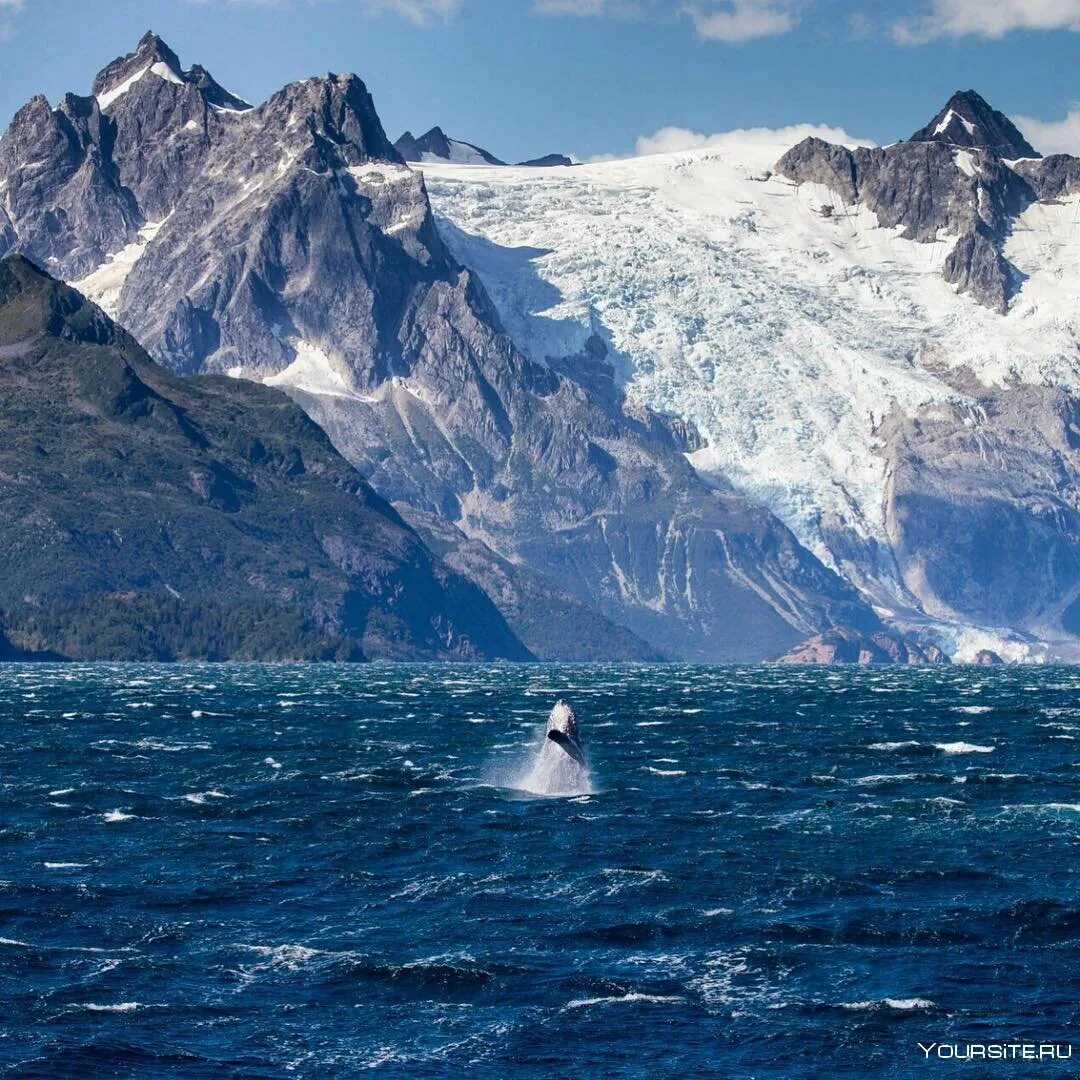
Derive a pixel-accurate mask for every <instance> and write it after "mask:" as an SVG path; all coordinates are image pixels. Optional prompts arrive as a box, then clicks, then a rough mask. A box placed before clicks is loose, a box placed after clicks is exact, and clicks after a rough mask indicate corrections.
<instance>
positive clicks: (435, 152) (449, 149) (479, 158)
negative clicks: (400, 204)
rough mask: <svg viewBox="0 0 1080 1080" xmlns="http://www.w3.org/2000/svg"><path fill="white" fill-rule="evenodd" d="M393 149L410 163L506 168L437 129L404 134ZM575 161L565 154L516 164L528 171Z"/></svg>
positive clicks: (484, 152) (477, 148)
mask: <svg viewBox="0 0 1080 1080" xmlns="http://www.w3.org/2000/svg"><path fill="white" fill-rule="evenodd" d="M394 148H395V149H396V150H397V152H398V153H399V154H401V156H402V157H403V158H404V159H405V160H406V161H409V162H413V163H416V164H425V163H426V164H438V163H440V162H442V163H444V164H447V165H505V164H506V162H505V161H500V160H499V159H498V158H497V157H495V155H494V154H489V153H488V151H487V150H484V149H482V148H481V147H479V146H474V145H473V144H472V143H468V142H463V141H462V140H461V139H451V138H450V137H449V136H447V135H446V134H445V133H444V132H443V129H442V128H440V127H433V128H432V129H431V130H430V131H429V132H427V133H426V134H424V135H421V136H420V138H416V137H415V136H414V135H413V133H412V132H411V131H406V132H405V134H404V135H402V136H401V138H400V139H398V140H397V142H395V143H394ZM573 164H574V162H573V161H572V160H571V159H570V158H568V157H567V156H566V155H565V154H545V155H544V156H543V157H538V158H532V159H531V160H529V161H519V162H518V165H520V166H527V167H529V168H539V169H545V168H552V167H553V166H555V165H573Z"/></svg>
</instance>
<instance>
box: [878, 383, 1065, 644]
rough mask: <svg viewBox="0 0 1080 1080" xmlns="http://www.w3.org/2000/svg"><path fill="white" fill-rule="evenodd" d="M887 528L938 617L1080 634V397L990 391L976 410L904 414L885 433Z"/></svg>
mask: <svg viewBox="0 0 1080 1080" xmlns="http://www.w3.org/2000/svg"><path fill="white" fill-rule="evenodd" d="M882 436H883V439H884V440H885V444H886V450H885V453H886V457H887V461H888V487H887V492H886V527H887V530H888V534H889V539H890V541H891V542H892V546H893V551H894V554H895V558H896V562H897V566H898V567H899V570H900V573H901V575H902V578H903V581H904V584H905V585H906V587H907V588H908V590H909V591H910V592H911V593H912V594H914V595H915V596H916V597H917V598H918V599H919V602H920V603H921V605H922V607H923V609H924V610H925V611H927V612H928V613H930V614H932V615H937V616H941V617H945V618H953V617H959V618H960V619H961V621H964V620H966V621H973V622H977V623H979V624H981V625H984V626H1008V627H1012V628H1014V629H1016V630H1019V631H1022V632H1026V633H1028V634H1031V635H1033V636H1035V637H1038V638H1041V639H1044V640H1049V641H1055V640H1063V639H1067V638H1069V637H1070V636H1075V635H1076V634H1077V631H1078V629H1080V487H1078V484H1077V477H1078V476H1080V403H1078V402H1077V401H1076V399H1075V398H1073V397H1071V396H1069V395H1068V394H1066V393H1064V392H1063V391H1061V390H1055V389H1049V388H1045V387H1034V386H1020V387H1013V388H1010V389H1008V390H1000V391H989V390H982V391H981V392H978V393H977V394H976V397H975V404H974V406H969V405H959V404H958V405H955V406H953V407H951V408H944V407H941V406H936V407H934V408H928V409H925V410H923V411H922V412H921V413H920V414H917V415H916V416H914V417H902V416H895V417H893V418H891V419H890V420H889V421H888V422H887V423H886V424H885V425H884V429H883V431H882Z"/></svg>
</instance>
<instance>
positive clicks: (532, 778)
mask: <svg viewBox="0 0 1080 1080" xmlns="http://www.w3.org/2000/svg"><path fill="white" fill-rule="evenodd" d="M513 786H514V787H516V788H519V789H520V790H522V791H527V792H529V793H530V794H533V795H590V794H592V792H593V785H592V775H591V774H590V772H589V765H588V762H587V761H586V759H585V752H584V749H583V747H582V745H581V736H580V735H579V733H578V725H577V717H576V716H575V715H574V710H573V709H571V708H570V706H569V705H567V704H566V702H564V701H559V702H557V703H556V705H555V708H553V709H552V710H551V715H550V716H549V717H548V720H547V723H546V724H545V725H544V731H543V734H542V735H541V737H540V741H539V744H538V745H537V746H536V747H535V749H534V750H533V751H532V752H531V755H530V757H529V760H528V761H527V763H526V766H525V768H524V770H523V772H522V773H521V774H520V776H519V777H518V778H517V780H516V782H515V783H514V784H513Z"/></svg>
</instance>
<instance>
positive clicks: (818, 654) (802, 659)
mask: <svg viewBox="0 0 1080 1080" xmlns="http://www.w3.org/2000/svg"><path fill="white" fill-rule="evenodd" d="M949 662H950V661H949V658H948V657H947V656H946V655H945V654H944V653H943V652H942V651H941V649H939V648H938V647H937V646H936V645H929V644H923V643H920V642H917V641H912V640H910V639H908V638H903V637H900V636H899V635H897V634H891V633H887V632H885V631H878V632H877V633H874V634H863V633H860V632H859V631H858V630H853V629H851V628H850V627H843V626H842V627H836V628H834V629H832V630H828V631H826V632H825V633H824V634H815V635H814V636H813V637H812V638H809V639H808V640H807V641H804V642H803V643H802V644H801V645H799V646H797V647H796V648H794V649H792V650H791V651H790V652H789V653H787V654H785V655H784V656H782V657H781V658H780V659H779V660H778V661H777V663H779V664H860V665H862V666H868V665H871V664H903V665H906V666H908V667H922V666H924V665H926V664H948V663H949Z"/></svg>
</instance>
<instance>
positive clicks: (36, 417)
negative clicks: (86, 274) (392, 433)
mask: <svg viewBox="0 0 1080 1080" xmlns="http://www.w3.org/2000/svg"><path fill="white" fill-rule="evenodd" d="M0 429H2V430H3V431H4V433H5V437H4V441H3V445H2V446H0V507H2V511H0V544H2V546H3V550H4V552H5V554H6V556H7V557H6V558H5V560H4V563H3V566H2V567H0V626H2V627H3V635H2V636H0V654H4V653H6V654H7V655H8V658H11V657H13V656H16V655H20V656H21V655H40V654H48V655H53V656H60V657H69V658H81V659H162V660H171V659H178V658H189V659H190V658H205V659H346V660H356V659H362V658H364V657H387V658H400V659H406V658H413V659H423V658H430V659H440V658H442V659H450V658H454V659H482V658H492V657H506V658H509V659H528V658H529V654H528V652H527V651H526V650H525V649H524V647H523V646H522V645H521V644H520V642H519V641H518V640H517V639H516V638H515V637H514V635H513V634H512V633H511V631H510V630H509V629H508V627H507V626H506V624H505V622H504V621H503V619H502V618H501V616H500V615H499V614H498V612H497V611H496V610H495V608H494V607H493V606H492V605H491V603H490V602H489V601H488V599H487V597H486V596H484V595H483V593H482V592H480V590H478V589H477V588H475V587H474V586H473V585H471V584H470V583H469V582H468V581H467V580H465V579H464V578H462V577H460V576H459V575H457V574H455V573H454V572H452V571H450V570H449V569H447V568H446V567H445V566H444V565H442V564H441V563H440V562H439V561H438V560H437V559H435V558H434V557H433V556H432V555H431V553H430V552H429V551H428V549H427V548H426V547H425V546H424V545H423V543H422V542H421V541H420V539H419V537H418V536H417V535H416V534H415V533H414V532H413V531H412V530H411V529H410V528H409V527H408V526H406V525H405V524H404V522H403V521H402V520H401V519H400V517H399V516H398V515H397V514H396V513H395V511H394V510H393V509H392V508H391V507H390V506H389V505H388V504H386V503H385V502H384V501H383V500H382V499H380V498H379V497H378V496H377V495H376V494H375V493H374V492H373V491H372V490H371V488H370V487H368V485H367V484H365V483H364V481H363V480H362V479H361V478H360V476H359V475H358V474H357V473H356V472H355V470H354V469H352V467H351V466H349V465H348V463H347V462H346V461H345V460H344V459H343V458H342V457H341V456H340V455H339V454H338V453H337V452H336V451H335V450H334V449H333V448H332V447H331V445H330V443H329V441H328V440H327V439H326V436H325V435H324V433H323V432H321V431H320V430H319V429H318V428H317V427H316V426H315V424H313V423H312V422H311V421H310V420H309V419H308V418H307V417H306V416H305V415H304V414H303V412H302V411H301V410H300V409H299V408H298V407H297V406H296V405H295V404H294V403H293V402H292V401H290V400H289V398H287V397H286V396H285V395H284V394H282V393H280V392H279V391H276V390H273V389H270V388H269V387H263V386H258V385H256V384H254V383H250V382H245V381H242V380H233V379H224V378H221V377H215V376H206V377H200V378H193V379H178V378H177V377H176V376H174V375H171V374H170V373H168V372H167V371H165V370H164V369H163V368H161V367H159V366H158V365H156V364H155V363H153V361H151V360H150V358H149V357H148V356H147V355H146V354H145V353H144V352H143V350H142V349H141V348H140V347H139V346H138V345H137V344H136V343H135V341H134V340H133V339H132V338H131V337H129V336H128V334H126V333H125V332H124V331H123V330H121V329H119V327H117V326H116V325H115V324H114V323H113V322H112V321H111V320H109V319H108V318H107V317H106V316H105V315H104V314H103V313H102V312H101V311H100V310H99V309H98V308H96V307H95V306H94V305H92V304H90V303H88V302H86V301H85V300H84V298H83V297H82V296H80V295H79V294H78V293H77V292H75V291H74V290H73V289H70V288H68V287H66V286H63V285H61V284H59V283H58V282H56V281H55V280H53V279H52V278H50V277H48V276H47V275H45V274H44V273H42V272H41V271H39V270H38V269H37V268H36V267H34V266H33V265H32V264H31V263H29V262H28V261H26V260H25V259H24V258H22V257H21V256H9V257H8V258H6V259H4V260H3V261H2V262H0Z"/></svg>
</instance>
